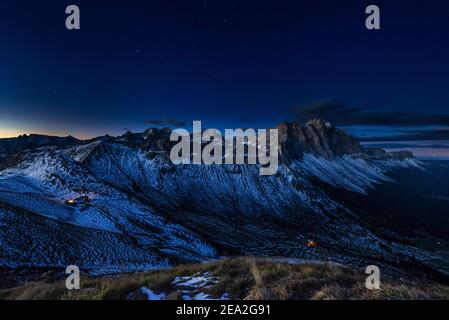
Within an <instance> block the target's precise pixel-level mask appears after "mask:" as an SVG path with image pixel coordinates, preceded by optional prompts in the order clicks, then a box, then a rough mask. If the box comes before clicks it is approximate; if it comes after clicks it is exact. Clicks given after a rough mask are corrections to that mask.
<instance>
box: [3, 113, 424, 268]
mask: <svg viewBox="0 0 449 320" xmlns="http://www.w3.org/2000/svg"><path fill="white" fill-rule="evenodd" d="M170 133H171V131H170V129H149V130H147V131H145V132H144V133H127V134H125V135H123V136H121V137H117V138H113V137H102V138H98V139H93V140H91V141H86V142H83V143H78V144H77V145H74V146H72V145H71V142H69V144H68V145H67V146H61V147H57V146H47V147H41V148H38V149H35V150H29V151H27V152H23V151H20V152H18V153H12V154H9V155H8V159H10V160H9V161H8V165H7V166H4V167H0V227H2V228H3V229H2V233H1V234H0V247H1V248H2V250H3V251H1V252H0V267H2V266H28V267H29V266H62V265H67V264H71V263H73V261H74V259H75V260H76V261H75V262H76V263H79V264H80V266H85V267H86V268H88V269H91V270H97V272H101V270H103V271H106V270H111V269H114V268H120V267H119V265H120V264H121V263H122V262H123V261H124V262H126V264H127V266H133V267H128V269H126V270H137V269H141V268H151V267H161V266H167V265H170V264H173V263H176V262H178V261H181V262H189V261H202V260H204V259H209V258H214V257H216V256H217V252H219V250H221V249H224V250H227V251H228V252H237V253H244V254H260V255H272V256H288V257H297V258H310V259H321V258H322V259H333V260H334V261H338V262H343V263H346V262H348V261H352V262H353V263H355V262H357V261H358V262H359V263H365V262H366V257H367V256H369V257H373V258H379V257H380V258H381V259H382V260H383V261H394V260H395V259H397V257H404V256H406V254H407V250H406V249H404V248H402V247H401V246H400V245H396V246H390V245H389V243H388V242H387V241H385V240H383V239H381V238H379V237H378V236H376V235H375V234H373V233H372V232H370V230H369V229H368V227H367V226H365V225H363V223H361V222H360V221H359V220H358V219H356V218H354V213H353V212H351V210H350V208H346V207H345V205H344V204H342V203H338V202H337V201H335V200H334V199H333V198H332V195H331V194H328V193H327V192H326V191H324V190H322V188H321V187H320V185H319V184H317V183H316V182H315V181H316V180H317V179H318V180H320V181H322V182H324V183H327V184H329V185H332V186H334V187H336V188H345V189H347V190H350V191H352V192H358V193H364V192H366V190H368V189H369V188H373V187H374V186H375V184H376V183H382V182H385V181H391V180H389V178H388V172H389V171H390V170H393V169H394V168H397V167H401V168H402V167H403V168H419V163H418V162H417V161H415V160H412V159H408V160H406V161H402V160H397V159H394V158H387V160H385V159H371V156H370V155H368V154H365V153H362V154H363V155H366V156H367V157H366V159H365V158H357V157H353V156H350V155H354V154H358V153H361V152H362V151H363V150H362V148H361V147H360V145H359V144H358V143H357V142H356V141H355V140H354V139H353V138H351V137H349V136H347V135H346V134H344V133H343V132H342V131H340V130H338V129H336V128H334V127H333V126H331V125H330V124H328V123H325V122H324V121H320V120H314V121H310V122H308V123H306V124H305V125H304V126H300V125H298V124H293V123H283V124H281V125H280V126H279V137H280V145H281V156H282V157H283V158H284V159H285V161H284V162H282V163H281V165H280V167H279V170H278V173H277V174H276V175H274V176H268V177H261V176H260V175H259V170H258V167H257V166H249V165H211V166H207V165H180V166H176V165H173V164H172V163H171V162H170V160H169V159H168V158H167V152H168V151H169V150H170V146H171V144H170V141H169V136H170ZM48 141H53V140H52V139H49V140H48ZM0 144H1V142H0ZM0 158H1V155H0ZM4 159H5V158H4V157H3V159H1V163H3V160H4ZM86 196H87V197H88V198H89V201H87V202H85V203H80V204H78V203H75V205H74V206H73V205H72V206H69V205H67V200H69V199H79V198H80V197H86ZM58 229H59V230H61V232H65V233H66V234H68V236H69V237H70V239H74V241H75V243H74V244H72V245H71V246H70V248H66V247H65V245H61V243H62V244H64V243H65V242H64V241H62V242H61V240H60V239H61V238H63V235H61V234H58V231H57V230H58ZM24 230H29V232H26V234H24ZM309 239H314V240H315V241H317V243H320V247H319V248H314V249H313V250H312V249H310V248H308V247H307V241H308V240H309ZM23 243H28V244H29V245H28V246H23ZM27 247H29V248H32V249H27ZM108 247H109V250H110V251H109V252H108V251H107V250H108V249H107V248H108ZM27 250H33V251H35V252H38V253H39V254H36V255H32V253H31V252H28V251H27ZM104 252H107V254H104ZM97 256H98V257H99V258H97ZM29 257H32V258H29ZM77 257H78V258H77ZM111 266H112V267H111ZM122 271H123V270H122Z"/></svg>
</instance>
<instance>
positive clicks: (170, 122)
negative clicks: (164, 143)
mask: <svg viewBox="0 0 449 320" xmlns="http://www.w3.org/2000/svg"><path fill="white" fill-rule="evenodd" d="M144 123H145V124H147V125H150V126H158V127H163V126H167V127H177V128H179V127H185V126H186V122H185V121H182V120H178V119H174V118H169V119H164V120H145V121H144Z"/></svg>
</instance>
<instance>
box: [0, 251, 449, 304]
mask: <svg viewBox="0 0 449 320" xmlns="http://www.w3.org/2000/svg"><path fill="white" fill-rule="evenodd" d="M205 272H209V273H210V274H212V275H214V276H215V277H218V279H219V281H218V282H217V283H216V284H214V285H213V286H211V287H209V288H206V289H204V293H206V294H208V295H210V296H212V297H221V296H222V295H223V294H224V293H227V294H228V296H229V297H230V298H231V299H248V300H260V299H264V300H291V299H293V300H304V299H307V300H308V299H312V300H348V299H370V300H371V299H374V300H377V299H388V300H390V299H406V300H409V299H413V300H415V299H420V300H421V299H449V287H448V286H445V285H441V284H437V283H433V282H429V281H424V280H419V279H418V280H413V281H412V280H403V281H399V280H396V281H395V280H392V279H388V278H386V277H384V278H382V285H381V290H378V291H369V290H367V289H366V288H365V286H364V284H365V277H366V276H365V274H364V273H363V271H362V270H354V269H349V268H345V267H343V266H339V265H334V264H327V263H307V264H289V263H284V262H279V261H272V260H268V259H260V258H253V257H243V258H235V259H223V260H219V261H213V262H209V263H204V264H191V265H182V266H178V267H175V268H171V269H164V270H155V271H150V272H146V273H137V274H129V275H119V276H109V277H101V278H89V277H87V278H83V280H82V282H81V286H82V288H81V290H78V291H68V290H67V289H66V288H65V285H64V281H58V282H55V281H54V280H52V279H47V280H45V281H40V282H35V283H29V284H26V285H24V286H20V287H17V288H12V289H5V290H0V299H19V300H61V299H62V300H69V299H70V300H108V299H110V300H122V299H126V298H128V297H129V295H130V293H135V295H134V298H135V299H143V298H145V297H144V296H143V295H141V294H140V295H139V294H138V292H139V289H140V288H141V287H144V286H145V287H148V288H150V289H151V290H153V291H154V292H156V293H161V292H163V293H165V294H166V295H167V299H173V300H176V299H181V294H180V293H179V292H177V290H176V288H174V286H173V284H172V282H173V280H174V279H175V277H177V276H192V275H194V274H198V273H200V274H203V273H205Z"/></svg>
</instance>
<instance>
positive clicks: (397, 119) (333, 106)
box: [292, 101, 449, 126]
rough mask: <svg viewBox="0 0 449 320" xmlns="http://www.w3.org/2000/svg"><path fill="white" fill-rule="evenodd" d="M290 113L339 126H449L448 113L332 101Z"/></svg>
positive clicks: (298, 117)
mask: <svg viewBox="0 0 449 320" xmlns="http://www.w3.org/2000/svg"><path fill="white" fill-rule="evenodd" d="M292 113H293V115H294V116H295V117H296V118H297V119H298V120H300V121H306V120H309V119H311V118H321V119H325V120H328V121H331V122H333V123H335V124H337V125H339V126H356V125H358V126H360V125H366V126H449V114H437V113H416V112H402V111H390V110H382V109H374V108H358V107H350V106H347V105H344V104H341V103H338V102H334V101H321V102H316V103H312V104H309V105H301V106H297V107H295V108H293V110H292Z"/></svg>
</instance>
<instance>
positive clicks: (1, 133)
mask: <svg viewBox="0 0 449 320" xmlns="http://www.w3.org/2000/svg"><path fill="white" fill-rule="evenodd" d="M24 134H26V135H30V134H41V135H48V136H57V137H67V136H69V135H71V136H73V137H75V138H77V139H80V140H86V139H90V138H91V136H89V135H85V134H69V133H66V132H60V131H39V132H35V131H22V130H16V129H4V128H3V129H2V128H0V139H5V138H17V137H18V136H21V135H24Z"/></svg>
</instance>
